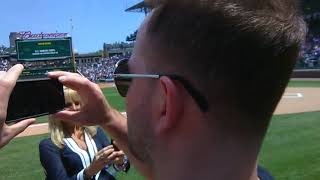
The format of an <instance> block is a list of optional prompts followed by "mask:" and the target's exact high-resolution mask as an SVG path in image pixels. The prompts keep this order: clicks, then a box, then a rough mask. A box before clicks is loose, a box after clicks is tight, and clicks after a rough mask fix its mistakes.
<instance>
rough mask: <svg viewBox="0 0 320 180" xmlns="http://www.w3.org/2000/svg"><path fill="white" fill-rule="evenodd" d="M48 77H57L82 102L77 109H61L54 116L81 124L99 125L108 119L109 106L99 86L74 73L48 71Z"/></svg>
mask: <svg viewBox="0 0 320 180" xmlns="http://www.w3.org/2000/svg"><path fill="white" fill-rule="evenodd" d="M49 77H50V78H57V79H59V81H60V82H61V83H62V84H63V85H65V86H67V87H69V88H71V89H73V90H75V91H77V92H78V93H79V95H80V97H81V100H82V102H83V104H82V106H81V108H80V110H79V111H61V112H58V113H56V114H55V115H54V116H55V117H56V118H58V119H62V120H65V121H73V122H76V123H79V124H81V125H101V126H103V124H104V123H107V122H108V119H110V117H109V116H110V112H111V106H110V105H109V104H108V102H107V101H106V100H105V97H104V95H103V93H102V91H101V89H100V88H99V86H98V85H97V84H95V83H93V82H90V81H89V80H88V79H86V78H84V77H82V76H80V75H79V74H76V73H69V72H62V71H57V72H50V73H49Z"/></svg>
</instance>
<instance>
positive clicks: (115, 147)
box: [111, 139, 120, 151]
mask: <svg viewBox="0 0 320 180" xmlns="http://www.w3.org/2000/svg"><path fill="white" fill-rule="evenodd" d="M111 145H113V149H114V150H115V151H120V149H119V148H118V147H117V146H116V145H115V144H114V140H113V139H111Z"/></svg>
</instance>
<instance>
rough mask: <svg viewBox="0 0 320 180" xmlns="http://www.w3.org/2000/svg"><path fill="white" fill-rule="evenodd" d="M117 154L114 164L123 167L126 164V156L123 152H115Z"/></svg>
mask: <svg viewBox="0 0 320 180" xmlns="http://www.w3.org/2000/svg"><path fill="white" fill-rule="evenodd" d="M113 153H114V154H115V159H114V161H113V164H115V165H117V166H122V165H123V163H124V158H125V154H124V152H123V151H115V152H113Z"/></svg>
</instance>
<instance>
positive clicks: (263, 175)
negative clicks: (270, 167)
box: [258, 166, 274, 180]
mask: <svg viewBox="0 0 320 180" xmlns="http://www.w3.org/2000/svg"><path fill="white" fill-rule="evenodd" d="M258 177H259V178H260V180H274V178H273V177H272V175H271V174H270V173H269V172H268V171H267V170H266V169H265V168H263V167H261V166H258Z"/></svg>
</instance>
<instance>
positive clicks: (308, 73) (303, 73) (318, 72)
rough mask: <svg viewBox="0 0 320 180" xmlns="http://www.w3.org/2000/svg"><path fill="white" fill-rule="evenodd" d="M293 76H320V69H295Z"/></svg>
mask: <svg viewBox="0 0 320 180" xmlns="http://www.w3.org/2000/svg"><path fill="white" fill-rule="evenodd" d="M291 78H320V69H303V70H294V71H293V73H292V75H291Z"/></svg>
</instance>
